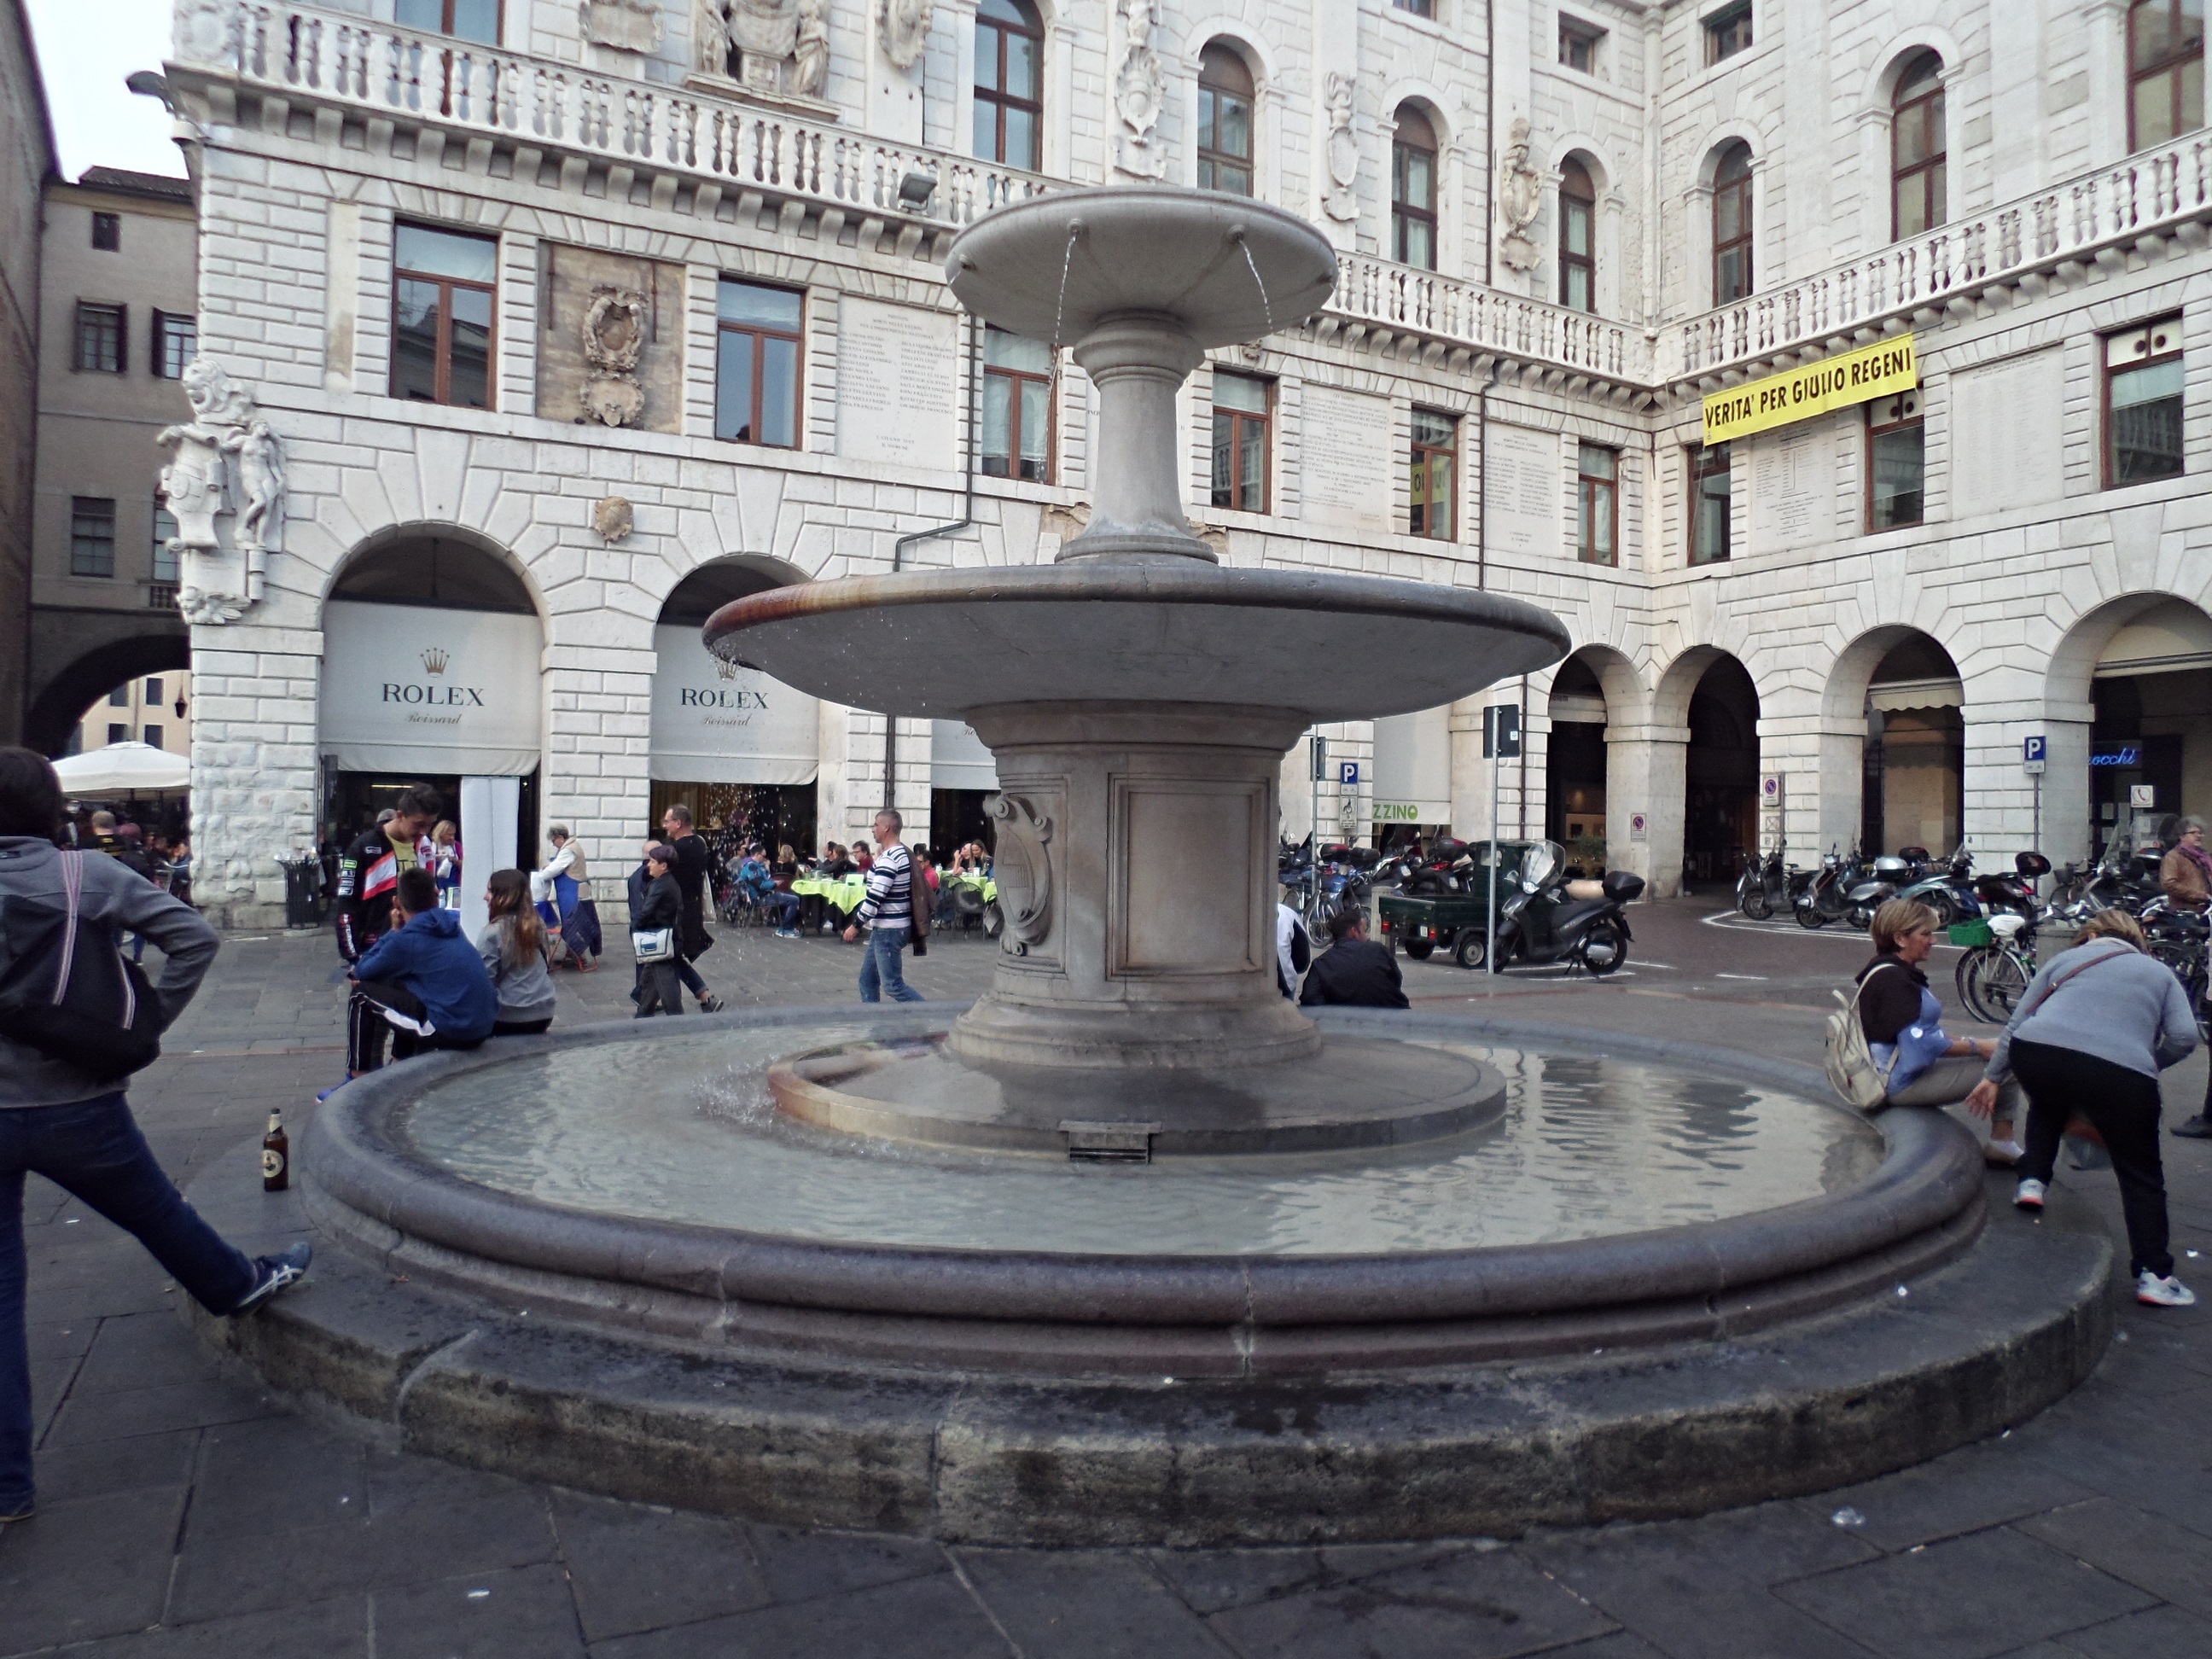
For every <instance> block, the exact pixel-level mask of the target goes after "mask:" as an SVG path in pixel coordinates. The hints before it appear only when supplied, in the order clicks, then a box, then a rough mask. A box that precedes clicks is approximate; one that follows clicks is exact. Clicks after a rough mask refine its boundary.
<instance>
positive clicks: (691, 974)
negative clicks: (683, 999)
mask: <svg viewBox="0 0 2212 1659" xmlns="http://www.w3.org/2000/svg"><path fill="white" fill-rule="evenodd" d="M676 977H677V978H678V979H680V980H682V981H684V989H685V990H687V991H689V992H690V993H691V994H692V995H693V996H695V997H702V998H703V997H704V996H705V995H706V994H707V981H705V980H703V979H701V978H700V977H699V970H698V969H696V968H694V967H693V966H692V965H691V964H690V963H688V962H686V961H684V958H683V957H677V958H676ZM678 1012H679V1013H680V1012H682V1010H681V1009H680V1008H679V1009H678Z"/></svg>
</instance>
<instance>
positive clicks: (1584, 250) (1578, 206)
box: [1559, 156, 1597, 311]
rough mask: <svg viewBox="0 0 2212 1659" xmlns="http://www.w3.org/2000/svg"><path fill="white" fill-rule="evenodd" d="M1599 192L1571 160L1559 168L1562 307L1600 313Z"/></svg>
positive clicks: (1581, 168) (1560, 297)
mask: <svg viewBox="0 0 2212 1659" xmlns="http://www.w3.org/2000/svg"><path fill="white" fill-rule="evenodd" d="M1596 239H1597V190H1596V187H1595V185H1592V184H1591V183H1590V176H1589V168H1588V167H1584V166H1583V164H1582V163H1581V162H1580V161H1576V160H1575V159H1574V158H1573V157H1571V156H1570V157H1569V158H1568V159H1567V161H1565V163H1564V164H1563V165H1562V166H1561V167H1560V168H1559V303H1560V304H1561V305H1563V306H1565V307H1567V309H1568V310H1570V311H1595V310H1596V309H1597V240H1596Z"/></svg>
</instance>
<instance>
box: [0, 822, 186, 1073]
mask: <svg viewBox="0 0 2212 1659" xmlns="http://www.w3.org/2000/svg"><path fill="white" fill-rule="evenodd" d="M60 856H61V861H62V894H63V908H61V909H59V910H55V909H53V908H51V906H49V905H47V904H43V903H37V902H25V901H23V900H21V899H18V900H15V901H14V902H9V903H7V904H4V905H0V927H5V929H6V932H7V935H8V943H9V968H8V970H7V972H6V973H5V974H4V975H0V1034H4V1035H5V1036H9V1037H11V1038H13V1039H14V1040H15V1041H16V1042H21V1043H23V1044H25V1045H27V1047H30V1048H35V1049H37V1050H38V1051H39V1052H40V1054H46V1055H47V1056H49V1057H50V1058H52V1059H54V1060H61V1061H63V1062H64V1063H65V1064H67V1065H70V1066H75V1067H76V1069H77V1070H78V1071H81V1072H83V1073H88V1075H90V1076H92V1077H95V1078H98V1079H100V1080H101V1081H103V1082H109V1081H114V1080H117V1079H122V1078H125V1077H128V1076H130V1075H131V1073H133V1072H137V1071H141V1070H143V1069H144V1068H145V1067H146V1066H150V1065H152V1064H153V1063H154V1061H155V1060H156V1059H158V1058H159V1057H160V1055H161V1000H160V999H159V998H158V997H156V996H155V994H154V989H153V987H152V986H151V985H149V983H148V982H147V979H146V975H144V974H143V972H141V971H140V970H139V968H138V965H137V963H134V962H131V961H130V960H128V959H127V958H126V957H125V956H124V954H123V952H122V951H121V950H120V949H119V948H118V943H117V939H116V933H115V930H114V929H113V928H112V927H108V926H107V925H106V924H105V923H102V922H96V921H90V920H88V918H87V917H86V916H85V915H83V914H82V900H83V890H84V858H85V855H84V854H82V853H80V852H64V853H63V854H61V855H60Z"/></svg>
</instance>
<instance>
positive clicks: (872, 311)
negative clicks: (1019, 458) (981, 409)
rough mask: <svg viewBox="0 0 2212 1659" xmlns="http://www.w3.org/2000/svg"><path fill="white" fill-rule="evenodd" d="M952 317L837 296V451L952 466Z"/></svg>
mask: <svg viewBox="0 0 2212 1659" xmlns="http://www.w3.org/2000/svg"><path fill="white" fill-rule="evenodd" d="M958 328H959V324H958V320H957V319H955V318H953V317H951V316H948V315H946V314H945V313H942V312H936V311H922V310H920V309H918V308H917V307H913V306H888V305H884V303H883V302H882V301H878V300H863V299H860V298H857V297H855V296H854V295H846V296H845V297H844V298H843V299H842V300H840V301H838V302H837V338H838V343H839V345H840V348H841V349H840V350H839V351H838V354H837V453H839V454H840V455H850V456H854V457H855V458H858V459H863V460H878V461H900V462H904V463H906V464H907V465H912V466H933V467H954V466H957V465H959V452H960V443H959V440H960V351H959V344H958V339H959V336H958Z"/></svg>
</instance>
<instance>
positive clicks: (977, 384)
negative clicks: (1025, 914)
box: [884, 312, 982, 811]
mask: <svg viewBox="0 0 2212 1659" xmlns="http://www.w3.org/2000/svg"><path fill="white" fill-rule="evenodd" d="M980 339H981V323H980V322H979V321H978V319H976V317H975V313H973V312H970V313H969V316H968V352H967V356H968V440H967V442H966V444H965V445H964V446H963V454H964V459H963V465H962V468H961V471H962V473H963V476H964V477H965V478H966V481H967V483H966V489H965V490H964V491H963V494H962V495H961V500H960V516H959V517H958V518H957V519H954V520H950V521H949V522H947V523H945V524H936V525H932V526H930V527H929V528H928V529H927V530H916V531H912V532H908V534H906V535H903V536H902V537H900V538H898V539H897V540H896V541H895V542H893V543H892V544H891V573H892V574H894V575H896V574H897V573H898V572H899V571H900V570H902V569H903V568H905V565H906V550H907V549H908V548H909V547H912V546H914V545H915V544H916V543H918V542H927V541H933V540H935V539H936V538H938V537H939V536H950V535H952V534H954V533H955V532H958V531H963V530H965V529H967V528H968V526H969V525H971V524H974V523H975V439H976V434H977V433H978V431H979V430H980V429H981V414H980V411H978V410H977V409H976V407H975V401H976V395H977V393H978V392H980V391H981V380H982V377H981V375H979V374H977V373H976V372H975V362H976V355H975V354H976V349H977V344H978V342H979V341H980ZM897 784H898V716H897V715H896V714H885V715H884V806H885V808H887V809H889V810H890V811H896V810H897V807H898V789H897Z"/></svg>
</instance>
